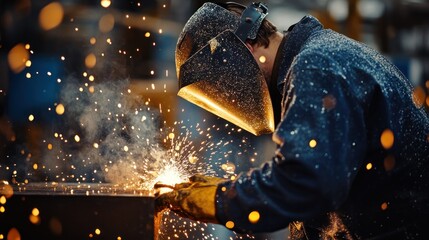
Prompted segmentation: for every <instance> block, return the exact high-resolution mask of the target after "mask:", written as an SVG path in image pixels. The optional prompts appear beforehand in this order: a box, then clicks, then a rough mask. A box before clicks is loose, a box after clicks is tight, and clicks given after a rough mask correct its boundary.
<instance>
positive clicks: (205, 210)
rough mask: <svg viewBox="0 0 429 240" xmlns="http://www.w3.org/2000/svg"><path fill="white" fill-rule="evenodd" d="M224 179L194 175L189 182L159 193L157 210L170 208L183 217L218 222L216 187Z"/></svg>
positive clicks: (156, 201)
mask: <svg viewBox="0 0 429 240" xmlns="http://www.w3.org/2000/svg"><path fill="white" fill-rule="evenodd" d="M223 181H226V179H222V178H216V177H209V176H203V175H195V176H192V177H190V178H189V182H185V183H180V184H176V185H175V186H174V190H173V191H171V192H168V193H165V194H161V195H159V196H158V197H157V198H156V200H155V204H156V211H157V212H159V211H162V210H164V209H166V208H169V209H171V210H172V211H173V212H175V213H177V214H178V215H179V216H182V217H186V218H190V219H192V220H197V221H203V222H210V223H217V222H218V221H217V219H216V212H215V198H216V189H217V187H218V184H219V183H221V182H223ZM155 188H156V186H155Z"/></svg>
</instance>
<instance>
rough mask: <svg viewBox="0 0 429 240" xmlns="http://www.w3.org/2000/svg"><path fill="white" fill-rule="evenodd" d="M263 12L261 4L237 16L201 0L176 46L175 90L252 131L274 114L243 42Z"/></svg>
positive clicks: (262, 129) (263, 127)
mask: <svg viewBox="0 0 429 240" xmlns="http://www.w3.org/2000/svg"><path fill="white" fill-rule="evenodd" d="M227 4H236V5H239V4H237V3H227ZM240 6H242V5H240ZM242 7H244V6H242ZM267 13H268V9H267V8H266V7H265V6H264V5H263V4H261V3H253V4H251V5H250V6H248V7H245V10H244V11H243V14H242V16H241V17H239V16H237V15H235V14H233V13H231V12H230V11H229V10H227V9H226V8H224V7H223V6H221V5H218V4H214V3H205V4H204V5H203V6H202V7H201V8H199V9H198V10H197V11H196V12H195V13H194V14H193V15H192V17H191V18H190V19H189V20H188V22H187V23H186V25H185V27H184V28H183V31H182V33H181V35H180V36H179V39H178V42H177V46H176V71H177V76H178V79H179V92H178V95H179V96H180V97H182V98H184V99H186V100H187V101H189V102H192V103H194V104H196V105H197V106H199V107H201V108H204V109H205V110H207V111H209V112H211V113H213V114H215V115H217V116H219V117H221V118H224V119H225V120H227V121H229V122H231V123H233V124H235V125H237V126H239V127H241V128H242V129H245V130H247V131H248V132H250V133H253V134H255V135H261V134H266V133H272V132H273V131H274V115H273V107H272V104H271V99H270V94H269V90H268V86H267V83H266V81H265V78H264V75H263V73H262V71H261V70H260V68H259V66H258V64H257V62H256V60H255V59H254V57H253V55H252V53H251V52H250V50H249V49H248V48H247V47H246V45H245V43H244V42H245V41H246V39H255V38H256V34H257V32H258V30H259V27H260V26H261V23H262V20H263V19H264V17H265V16H266V15H267Z"/></svg>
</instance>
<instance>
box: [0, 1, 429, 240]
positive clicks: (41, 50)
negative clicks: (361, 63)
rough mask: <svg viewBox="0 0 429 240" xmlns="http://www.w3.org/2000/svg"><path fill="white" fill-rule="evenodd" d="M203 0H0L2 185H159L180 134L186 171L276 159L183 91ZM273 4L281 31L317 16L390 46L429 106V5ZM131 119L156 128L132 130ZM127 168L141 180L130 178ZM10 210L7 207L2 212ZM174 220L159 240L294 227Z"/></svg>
mask: <svg viewBox="0 0 429 240" xmlns="http://www.w3.org/2000/svg"><path fill="white" fill-rule="evenodd" d="M204 2H206V1H200V0H198V1H180V0H140V1H139V0H136V1H119V0H116V1H115V0H101V1H83V0H63V1H47V0H38V1H31V0H16V1H12V0H9V1H8V0H0V180H2V181H7V182H8V184H28V183H33V182H64V183H68V182H73V183H104V182H110V183H118V184H123V183H124V182H127V183H130V182H133V181H134V182H133V183H132V184H131V185H133V187H135V188H138V187H139V186H145V187H147V184H148V183H151V181H152V180H153V179H150V180H149V179H148V177H153V178H156V177H157V176H155V175H156V174H154V173H152V172H156V171H157V169H153V168H152V167H151V166H147V165H151V164H154V165H157V164H158V163H157V162H156V161H161V159H159V158H163V157H166V155H165V154H164V155H163V154H158V155H156V154H153V152H152V150H153V149H155V148H156V149H157V148H158V147H160V148H165V149H168V148H171V146H173V145H174V146H175V147H173V148H176V150H177V143H173V142H174V141H173V140H178V141H181V142H180V143H179V145H180V144H185V143H183V142H186V144H188V145H187V146H189V149H191V152H192V154H185V155H186V157H185V158H186V159H185V160H187V161H188V163H187V164H185V165H186V167H185V168H183V169H179V171H182V172H185V173H184V175H185V176H186V175H189V174H193V173H207V174H211V175H216V176H223V177H228V178H234V176H236V175H237V174H239V173H240V172H242V171H246V170H248V169H250V168H251V167H255V166H259V165H260V164H261V163H262V162H264V161H266V160H268V159H270V158H271V157H272V156H273V155H274V149H275V145H274V143H273V142H271V136H262V137H258V138H256V137H254V136H252V135H251V134H248V133H246V132H244V130H243V131H241V130H240V129H237V128H236V127H235V126H232V124H228V123H227V122H226V121H224V120H222V119H219V118H218V117H216V116H214V115H212V114H210V113H208V112H206V111H204V110H202V109H200V108H198V107H196V106H193V105H192V104H190V103H188V102H186V101H184V100H182V99H180V98H178V97H177V96H176V93H177V79H176V70H175V63H174V50H175V46H176V41H177V38H178V35H179V34H180V32H181V29H182V27H183V26H184V24H185V23H186V20H187V19H188V18H189V17H190V16H191V15H192V13H193V12H194V11H195V10H196V9H198V7H199V6H201V5H202V4H203V3H204ZM238 2H240V3H242V4H248V3H250V2H251V1H238ZM264 3H266V5H267V6H268V8H269V15H268V17H267V18H268V19H269V20H271V21H272V22H273V23H274V24H276V25H277V27H278V28H279V30H285V29H287V28H288V27H289V26H290V25H292V24H294V23H295V22H297V21H299V20H300V19H301V18H302V17H303V16H305V15H307V14H312V15H314V16H315V17H317V18H318V19H319V20H320V21H321V22H322V23H323V24H324V26H325V27H326V28H331V29H333V30H335V31H338V32H340V33H343V34H345V35H347V36H349V37H351V38H353V39H356V40H358V41H361V42H364V43H366V44H367V45H369V46H371V47H372V48H375V49H377V50H379V51H380V52H382V53H383V54H384V55H386V56H387V57H388V58H389V59H390V60H391V61H392V62H393V63H395V65H396V66H397V67H398V68H399V69H400V70H401V71H402V72H403V73H404V74H405V75H406V76H407V77H408V78H409V79H410V80H411V81H412V83H413V84H414V86H415V87H416V90H415V102H416V104H419V105H420V106H421V107H424V108H426V109H428V106H429V18H428V17H427V16H429V1H427V0H301V1H293V0H287V1H284V0H267V1H264ZM101 93H102V94H101ZM119 110H120V111H119ZM102 114H105V115H102ZM128 115H136V116H138V118H139V119H140V120H141V122H144V123H145V125H144V126H142V127H138V126H137V125H133V121H134V120H133V118H132V116H128ZM146 119H148V120H146ZM149 120H150V123H148V121H149ZM106 122H107V123H106ZM134 127H136V128H137V129H139V131H140V132H134V131H135V129H134ZM140 128H145V130H144V131H143V130H141V129H140ZM148 129H150V130H148ZM113 132H115V134H112V133H113ZM149 135H150V136H149ZM108 140H109V141H111V142H109V144H108V145H107V144H106V143H107V142H108ZM143 143H148V144H147V146H148V147H145V145H144V144H143ZM149 143H150V144H149ZM103 144H104V145H103ZM193 146H195V147H193ZM103 147H104V148H103ZM179 148H180V147H179ZM181 149H184V148H183V145H182V146H181ZM157 151H158V150H157ZM136 152H139V153H138V154H136ZM141 152H145V153H146V154H148V155H150V157H149V158H146V157H145V156H143V154H142V153H141ZM131 153H134V155H133V156H129V155H130V154H131ZM131 155H132V154H131ZM154 156H158V157H154ZM172 156H173V157H172V158H174V157H175V156H176V155H174V154H173V155H172ZM140 158H141V160H140ZM118 159H121V161H119V160H118ZM122 159H124V160H122ZM125 159H126V160H125ZM118 161H119V162H118ZM181 161H184V160H183V159H181ZM196 162H197V163H198V164H195V163H196ZM116 163H117V164H118V165H115V164H116ZM189 163H190V164H189ZM181 164H183V162H181ZM131 166H132V167H131ZM128 168H130V171H133V172H135V174H136V175H135V176H137V177H133V176H128V172H126V171H127V170H128ZM118 169H122V171H120V170H118ZM148 171H151V174H148V173H147V172H148ZM139 174H140V175H139ZM118 176H121V177H118ZM139 176H140V178H139ZM136 178H137V180H136ZM136 181H137V182H136ZM145 184H146V185H145ZM0 187H1V186H0ZM0 204H2V205H4V203H2V202H1V201H0ZM4 211H7V208H6V209H5V208H3V210H2V209H1V208H0V215H1V214H3V212H4ZM164 218H165V219H166V220H165V221H164V222H163V225H162V226H161V229H160V233H159V239H174V238H176V239H187V238H190V239H227V238H230V239H247V238H253V239H285V236H286V235H287V234H288V233H287V230H284V231H279V232H276V233H272V234H265V235H264V234H262V235H255V236H249V235H239V234H235V233H233V232H230V231H229V230H227V229H226V228H224V227H222V226H218V225H212V224H201V223H194V222H192V221H189V220H188V221H186V220H183V219H180V218H179V217H177V216H175V215H174V214H169V215H168V216H164ZM0 224H1V223H0ZM34 224H38V222H37V221H36V222H35V223H34ZM173 225H174V226H173ZM17 231H18V232H19V229H18V230H17ZM8 234H9V235H8ZM10 234H11V233H10V232H9V233H8V232H0V239H3V238H5V239H6V237H9V236H12V237H13V236H17V235H16V234H17V233H13V234H15V235H13V234H12V235H10ZM18 235H19V234H18ZM100 236H102V235H100ZM100 236H98V237H99V238H102V237H100ZM88 238H97V234H92V235H91V234H89V235H88ZM7 239H9V238H7ZM11 239H14V238H11ZM15 239H16V238H15Z"/></svg>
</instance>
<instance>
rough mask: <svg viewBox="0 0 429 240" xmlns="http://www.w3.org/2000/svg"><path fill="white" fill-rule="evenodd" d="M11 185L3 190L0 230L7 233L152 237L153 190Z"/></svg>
mask: <svg viewBox="0 0 429 240" xmlns="http://www.w3.org/2000/svg"><path fill="white" fill-rule="evenodd" d="M2 189H3V190H4V189H5V188H4V187H3V188H2ZM8 189H9V190H8V191H7V193H8V194H7V195H6V194H4V193H5V191H3V192H2V194H1V195H2V196H3V197H4V199H5V203H4V204H2V206H3V208H4V212H2V213H1V214H0V222H1V224H0V234H3V236H5V237H6V236H8V237H11V236H19V237H20V239H154V231H155V229H154V199H155V198H154V196H153V194H152V192H150V191H146V190H133V189H124V188H121V187H119V186H115V185H110V184H95V183H91V184H75V183H31V184H27V185H23V186H14V187H13V192H12V191H11V189H10V188H8ZM8 239H9V238H8ZM13 239H18V238H13Z"/></svg>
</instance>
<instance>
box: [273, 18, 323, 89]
mask: <svg viewBox="0 0 429 240" xmlns="http://www.w3.org/2000/svg"><path fill="white" fill-rule="evenodd" d="M322 29H323V25H322V24H321V23H320V22H319V20H317V19H316V18H315V17H313V16H311V15H307V16H305V17H303V18H302V19H301V20H300V21H299V22H298V23H296V24H294V25H292V26H290V27H289V29H288V31H287V32H286V33H285V37H284V38H283V41H282V43H281V44H280V46H279V50H278V52H277V55H276V59H275V61H274V66H273V73H272V79H271V80H272V81H276V82H277V89H278V90H279V92H280V93H283V88H284V85H285V80H286V79H285V78H286V74H287V72H288V71H289V68H290V67H291V64H292V61H293V59H294V58H295V57H296V55H297V54H298V53H299V52H300V51H301V48H302V46H303V45H304V44H305V42H306V41H307V39H308V38H309V37H310V35H311V34H312V33H313V32H315V31H318V30H322Z"/></svg>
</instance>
